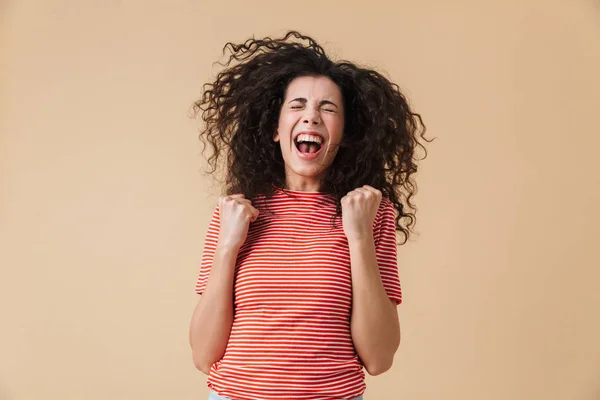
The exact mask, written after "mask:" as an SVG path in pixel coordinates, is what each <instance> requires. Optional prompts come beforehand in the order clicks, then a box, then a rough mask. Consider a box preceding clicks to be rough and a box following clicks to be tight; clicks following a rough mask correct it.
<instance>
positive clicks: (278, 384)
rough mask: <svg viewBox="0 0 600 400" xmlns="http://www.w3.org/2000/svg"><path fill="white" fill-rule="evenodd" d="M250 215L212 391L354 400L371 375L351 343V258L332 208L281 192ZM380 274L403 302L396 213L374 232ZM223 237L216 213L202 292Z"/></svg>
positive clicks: (259, 202)
mask: <svg viewBox="0 0 600 400" xmlns="http://www.w3.org/2000/svg"><path fill="white" fill-rule="evenodd" d="M253 205H254V206H255V207H256V208H257V209H258V210H259V211H260V215H259V216H258V219H257V220H256V221H255V222H253V223H251V224H250V228H249V231H248V236H247V239H246V242H245V244H244V245H243V246H242V248H241V249H240V252H239V255H238V259H237V265H236V272H235V287H234V300H233V301H234V319H233V326H232V328H231V336H230V338H229V342H228V344H227V349H226V351H225V354H224V356H223V358H222V359H221V360H219V361H217V362H216V363H215V364H213V366H212V368H211V370H210V374H209V377H208V386H209V387H210V388H211V389H212V390H213V391H215V392H217V393H218V394H219V395H221V396H225V397H230V398H232V399H235V400H242V399H243V400H246V399H322V400H333V399H336V400H337V399H351V398H354V397H356V396H359V395H361V394H362V393H363V392H364V390H365V374H364V371H363V365H362V364H361V361H360V359H359V358H358V356H357V354H356V351H355V349H354V346H353V344H352V337H351V334H350V314H351V308H352V280H351V275H350V254H349V249H348V241H347V240H346V236H345V235H344V231H343V227H342V221H341V218H337V219H335V220H333V219H332V217H334V216H335V213H336V207H335V199H334V198H333V197H331V196H328V195H326V194H323V193H317V192H297V191H289V190H285V191H284V190H281V189H277V190H276V192H275V195H274V196H273V197H272V198H270V199H266V198H264V197H263V198H259V199H256V200H255V201H254V202H253ZM373 233H374V239H375V248H376V254H377V262H378V265H379V270H380V274H381V278H382V282H383V286H384V287H385V289H386V291H387V294H388V296H389V297H390V299H392V300H393V301H395V302H396V303H397V304H399V303H400V302H401V301H402V293H401V290H400V281H399V279H398V267H397V264H396V251H397V248H396V231H395V223H394V208H393V206H392V203H391V202H390V201H389V200H387V199H383V200H382V201H381V205H380V207H379V210H378V212H377V216H376V218H375V222H374V231H373ZM218 235H219V210H218V208H217V210H215V213H214V215H213V217H212V220H211V222H210V226H209V229H208V233H207V235H206V240H205V245H204V252H203V255H202V263H201V270H200V274H199V277H198V280H197V283H196V292H197V293H198V294H202V292H203V291H204V288H205V286H206V282H207V280H208V276H209V272H210V268H211V265H212V261H213V256H214V252H215V248H216V245H217V238H218Z"/></svg>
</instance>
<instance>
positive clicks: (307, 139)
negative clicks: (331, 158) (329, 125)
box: [295, 133, 323, 154]
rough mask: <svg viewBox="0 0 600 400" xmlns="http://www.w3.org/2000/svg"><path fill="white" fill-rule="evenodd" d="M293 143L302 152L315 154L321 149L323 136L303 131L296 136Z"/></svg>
mask: <svg viewBox="0 0 600 400" xmlns="http://www.w3.org/2000/svg"><path fill="white" fill-rule="evenodd" d="M295 144H296V148H297V149H298V151H299V152H300V153H302V154H316V153H318V152H319V151H320V150H321V146H322V145H323V138H322V137H320V136H317V135H311V134H304V133H303V134H300V135H298V137H296V140H295Z"/></svg>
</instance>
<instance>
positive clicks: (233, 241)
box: [189, 194, 258, 375]
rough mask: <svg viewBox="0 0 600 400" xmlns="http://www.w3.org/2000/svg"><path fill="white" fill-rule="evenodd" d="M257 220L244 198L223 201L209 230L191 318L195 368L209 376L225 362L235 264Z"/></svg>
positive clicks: (231, 311)
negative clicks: (250, 227) (211, 370)
mask: <svg viewBox="0 0 600 400" xmlns="http://www.w3.org/2000/svg"><path fill="white" fill-rule="evenodd" d="M257 217H258V210H257V209H256V208H254V207H253V206H252V204H251V202H250V201H249V200H247V199H245V198H244V196H243V195H241V194H238V195H232V196H227V197H224V198H223V197H222V198H220V199H219V207H218V208H217V210H216V211H215V214H214V216H213V220H212V221H211V226H210V227H209V232H208V234H207V240H206V241H205V247H204V254H203V256H202V268H203V269H202V270H201V273H200V277H199V281H198V282H199V283H198V286H197V288H196V291H197V292H198V293H200V294H202V297H201V298H200V301H199V302H198V304H197V305H196V308H195V310H194V313H193V315H192V320H191V322H190V332H189V335H190V346H191V348H192V359H193V361H194V365H195V366H196V368H198V369H199V370H200V371H202V372H204V373H205V374H207V375H208V374H209V373H210V368H211V367H212V365H213V364H214V363H215V362H217V361H218V360H220V359H221V358H223V355H224V354H225V350H226V348H227V343H228V342H229V336H230V334H231V327H232V325H233V314H234V309H233V285H234V275H235V265H236V260H237V256H238V253H239V250H240V248H241V246H242V244H243V243H244V241H245V240H246V236H247V235H248V228H249V224H250V223H251V222H253V221H255V220H256V218H257ZM216 226H218V228H217V227H216ZM217 234H218V237H217ZM213 249H214V252H213V251H212V250H213ZM200 278H202V279H200Z"/></svg>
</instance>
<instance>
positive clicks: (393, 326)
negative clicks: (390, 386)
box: [341, 186, 401, 375]
mask: <svg viewBox="0 0 600 400" xmlns="http://www.w3.org/2000/svg"><path fill="white" fill-rule="evenodd" d="M381 198H382V194H381V192H380V191H379V190H376V189H374V188H372V187H370V186H363V187H361V188H357V189H355V190H353V191H352V192H350V193H348V194H347V195H346V196H345V197H344V198H343V199H342V201H341V203H342V222H343V225H344V233H345V234H346V238H347V239H348V246H349V250H350V264H351V271H352V272H351V273H352V315H351V324H350V329H351V334H352V341H353V343H354V347H355V349H356V352H357V354H358V356H359V357H360V359H361V360H362V362H363V365H364V366H365V368H366V370H367V372H368V373H369V374H370V375H379V374H382V373H383V372H385V371H387V370H388V369H390V367H391V366H392V363H393V360H394V354H395V352H396V350H397V349H398V346H399V344H400V322H399V320H398V314H397V310H396V304H397V303H399V302H400V301H401V292H400V287H399V282H397V275H396V276H395V278H394V276H393V275H394V274H396V273H397V272H392V270H395V271H397V264H396V231H395V221H394V212H393V208H390V206H391V205H387V206H386V207H387V208H386V209H385V211H382V212H381V215H380V217H379V219H378V224H377V233H379V236H377V237H378V243H379V245H378V246H379V247H376V245H375V240H374V229H373V227H374V225H375V220H376V216H377V215H378V210H379V207H380V204H381ZM378 257H380V260H379V261H380V262H381V265H379V263H378ZM382 273H384V274H385V276H384V277H383V278H382V275H381V274H382ZM384 282H387V285H386V286H385V287H384ZM386 288H387V290H386ZM388 291H391V293H388Z"/></svg>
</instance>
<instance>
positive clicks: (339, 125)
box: [327, 119, 344, 144]
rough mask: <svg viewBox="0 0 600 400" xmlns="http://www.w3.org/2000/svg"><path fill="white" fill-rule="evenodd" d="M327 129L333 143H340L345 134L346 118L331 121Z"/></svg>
mask: <svg viewBox="0 0 600 400" xmlns="http://www.w3.org/2000/svg"><path fill="white" fill-rule="evenodd" d="M327 131H328V132H329V137H330V138H331V141H332V142H333V143H336V144H337V143H340V142H341V141H342V136H343V135H344V120H339V119H335V120H332V121H330V123H329V124H328V127H327Z"/></svg>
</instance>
